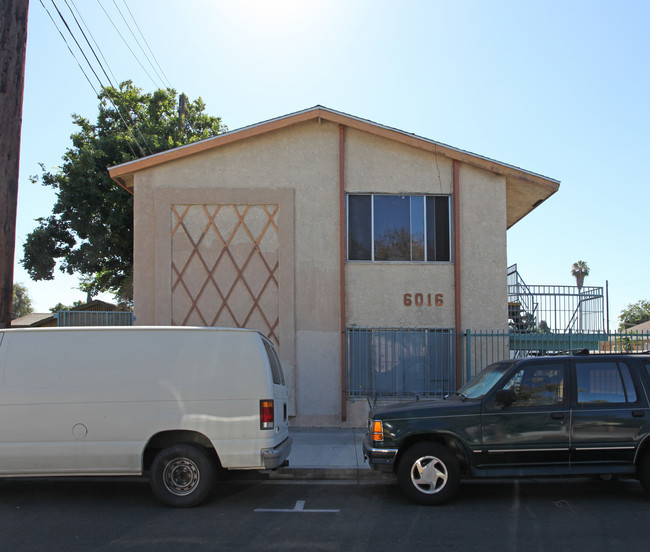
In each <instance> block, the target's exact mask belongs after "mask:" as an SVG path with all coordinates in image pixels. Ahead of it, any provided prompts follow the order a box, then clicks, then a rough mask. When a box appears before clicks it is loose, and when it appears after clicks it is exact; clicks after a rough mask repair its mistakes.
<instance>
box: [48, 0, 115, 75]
mask: <svg viewBox="0 0 650 552" xmlns="http://www.w3.org/2000/svg"><path fill="white" fill-rule="evenodd" d="M63 1H64V2H65V5H66V6H68V9H69V10H70V13H71V14H72V17H73V18H74V21H75V23H76V24H77V27H79V30H80V31H81V34H82V35H83V37H84V39H86V44H88V46H89V47H90V51H91V52H92V53H93V55H94V56H95V59H96V60H97V63H99V66H100V67H101V69H102V71H103V73H104V76H105V77H106V78H107V79H108V82H109V84H110V85H111V86H112V87H113V88H115V85H114V84H113V82H112V81H111V78H110V77H109V76H108V73H107V72H106V69H104V65H103V64H102V62H101V61H100V59H99V58H98V57H97V53H96V52H95V49H94V48H93V45H92V44H91V43H90V40H88V37H87V36H86V33H85V32H84V30H83V29H82V28H81V25H80V24H79V20H78V19H77V16H76V15H75V14H74V12H73V11H72V8H71V7H70V4H68V0H63ZM55 6H56V4H55ZM75 7H76V6H75ZM59 15H61V13H60V12H59ZM68 30H69V29H68ZM77 46H79V43H77ZM86 61H88V60H86Z"/></svg>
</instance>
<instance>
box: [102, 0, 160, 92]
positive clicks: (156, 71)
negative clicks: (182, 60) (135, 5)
mask: <svg viewBox="0 0 650 552" xmlns="http://www.w3.org/2000/svg"><path fill="white" fill-rule="evenodd" d="M123 1H124V5H125V6H126V8H127V9H128V8H129V6H128V5H127V4H126V0H123ZM113 4H114V5H115V9H116V10H117V13H119V14H120V17H121V18H122V21H124V24H125V25H126V28H127V29H129V32H130V33H131V36H132V37H133V40H135V43H136V44H137V45H138V47H139V48H140V51H141V52H142V53H143V54H144V57H145V59H146V60H147V61H148V62H149V65H151V68H152V69H153V70H154V73H156V76H157V77H158V78H159V79H160V82H161V83H163V86H160V88H163V87H164V86H165V85H164V79H163V78H162V77H161V76H160V73H159V72H158V69H156V66H155V65H154V64H153V63H152V62H151V59H149V55H148V54H147V52H145V51H144V48H143V47H142V44H140V40H138V37H137V36H136V35H135V33H134V32H133V29H132V28H131V25H129V22H128V21H127V20H126V17H124V14H123V13H122V10H121V9H120V7H119V6H118V5H117V2H116V1H115V0H113ZM129 14H131V10H129ZM131 18H132V19H133V22H134V23H135V18H133V14H131ZM170 88H171V87H170Z"/></svg>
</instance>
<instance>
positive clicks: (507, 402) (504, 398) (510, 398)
mask: <svg viewBox="0 0 650 552" xmlns="http://www.w3.org/2000/svg"><path fill="white" fill-rule="evenodd" d="M494 398H495V399H496V401H497V402H498V403H499V404H502V405H503V406H506V407H508V406H512V404H513V403H514V402H515V401H516V400H517V395H516V394H515V392H514V391H513V390H512V389H499V391H497V392H496V395H495V397H494Z"/></svg>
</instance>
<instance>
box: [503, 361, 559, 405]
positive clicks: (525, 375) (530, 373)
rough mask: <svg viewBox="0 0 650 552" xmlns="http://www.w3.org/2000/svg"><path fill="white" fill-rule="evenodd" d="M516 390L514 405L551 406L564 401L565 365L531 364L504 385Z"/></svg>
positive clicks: (506, 387)
mask: <svg viewBox="0 0 650 552" xmlns="http://www.w3.org/2000/svg"><path fill="white" fill-rule="evenodd" d="M503 388H504V389H511V390H512V391H514V392H515V396H516V400H515V402H514V403H513V406H551V405H558V404H562V403H563V402H564V366H563V365H562V364H555V363H552V364H531V365H528V366H524V367H523V368H522V369H521V370H518V371H517V372H515V374H514V375H513V376H512V377H511V378H510V379H509V380H508V382H507V383H506V384H505V385H504V386H503Z"/></svg>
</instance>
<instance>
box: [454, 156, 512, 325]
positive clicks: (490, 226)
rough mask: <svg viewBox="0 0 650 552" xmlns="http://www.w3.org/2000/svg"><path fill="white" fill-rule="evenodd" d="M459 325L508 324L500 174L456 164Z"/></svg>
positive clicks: (503, 186) (503, 197) (503, 185)
mask: <svg viewBox="0 0 650 552" xmlns="http://www.w3.org/2000/svg"><path fill="white" fill-rule="evenodd" d="M460 217H461V225H460V240H461V241H460V245H461V290H462V303H461V305H462V313H461V319H462V325H463V329H473V330H478V329H481V330H486V329H489V330H504V329H507V327H508V318H507V316H508V314H507V309H508V289H507V270H508V267H507V256H506V183H505V178H503V177H501V176H498V175H495V174H493V173H489V172H487V171H483V170H481V169H476V168H473V167H470V166H468V165H461V167H460Z"/></svg>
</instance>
